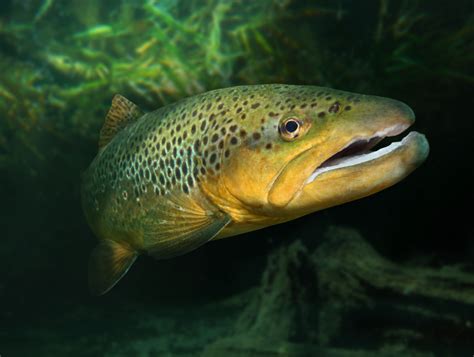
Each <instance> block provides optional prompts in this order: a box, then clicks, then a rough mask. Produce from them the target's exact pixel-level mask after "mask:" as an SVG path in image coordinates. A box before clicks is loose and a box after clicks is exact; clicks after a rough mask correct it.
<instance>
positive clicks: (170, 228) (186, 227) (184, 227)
mask: <svg viewBox="0 0 474 357" xmlns="http://www.w3.org/2000/svg"><path fill="white" fill-rule="evenodd" d="M155 209H156V211H155V212H154V213H153V214H152V216H151V219H150V220H153V223H151V224H150V229H149V230H148V232H147V234H146V236H145V241H146V246H147V249H146V250H147V252H148V253H149V254H150V255H151V256H152V257H154V258H155V259H168V258H172V257H175V256H178V255H182V254H186V253H188V252H190V251H192V250H194V249H196V248H198V247H200V246H201V245H203V244H205V243H207V242H208V241H210V240H212V239H213V238H214V237H215V236H216V235H217V234H219V232H220V231H221V230H222V229H223V228H224V227H225V226H227V225H228V224H229V223H230V221H231V217H230V216H229V215H228V214H227V213H225V212H222V211H221V210H219V209H217V208H216V207H215V206H214V205H213V204H212V203H211V202H209V201H208V200H207V199H206V198H205V197H203V196H202V194H201V193H199V192H194V193H192V194H191V195H189V196H187V195H173V194H171V197H169V198H168V202H167V204H166V206H164V207H163V208H160V207H155ZM156 217H161V219H160V220H159V222H157V220H156Z"/></svg>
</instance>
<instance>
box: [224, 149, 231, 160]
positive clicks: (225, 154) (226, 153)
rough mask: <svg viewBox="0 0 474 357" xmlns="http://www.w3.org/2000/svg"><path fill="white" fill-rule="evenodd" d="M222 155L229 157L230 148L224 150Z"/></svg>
mask: <svg viewBox="0 0 474 357" xmlns="http://www.w3.org/2000/svg"><path fill="white" fill-rule="evenodd" d="M224 156H225V157H226V158H227V157H229V156H230V150H226V151H225V152H224Z"/></svg>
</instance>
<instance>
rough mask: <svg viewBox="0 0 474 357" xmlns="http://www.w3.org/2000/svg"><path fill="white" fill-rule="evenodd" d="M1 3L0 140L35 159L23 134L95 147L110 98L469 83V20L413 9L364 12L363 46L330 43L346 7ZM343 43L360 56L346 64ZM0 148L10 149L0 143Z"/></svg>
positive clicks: (195, 0)
mask: <svg viewBox="0 0 474 357" xmlns="http://www.w3.org/2000/svg"><path fill="white" fill-rule="evenodd" d="M8 4H9V5H8V6H7V5H4V6H5V7H7V8H8V10H9V14H8V16H6V15H5V16H2V17H0V46H1V49H2V50H1V53H0V68H1V70H2V73H4V75H3V76H2V79H1V81H0V111H1V112H2V113H4V114H5V118H6V119H7V120H6V121H5V122H3V123H2V132H5V131H8V130H13V131H14V132H15V133H16V134H15V137H16V139H13V140H18V141H19V142H20V143H21V145H25V149H28V150H29V152H30V154H32V155H34V156H36V157H38V153H37V148H35V145H34V143H32V142H31V141H30V142H28V141H29V140H25V138H24V136H25V135H24V133H25V132H28V133H31V131H35V130H40V129H41V130H44V131H46V132H48V133H50V134H52V135H59V136H61V137H66V140H67V137H68V136H73V137H76V135H79V136H80V137H83V138H84V139H86V140H90V141H91V142H93V141H95V138H96V137H97V132H98V130H97V129H98V127H99V126H100V124H101V122H102V120H103V113H104V112H105V111H106V108H107V106H108V104H109V102H110V99H111V97H112V95H113V94H115V93H122V94H123V95H126V96H127V97H130V98H131V99H132V100H134V101H136V102H138V103H139V104H140V105H142V106H148V107H149V108H150V109H155V108H156V107H159V106H160V105H163V104H166V103H169V102H171V101H174V100H177V99H179V98H182V97H185V96H189V95H191V94H195V93H198V92H202V91H204V90H209V89H213V88H218V87H225V86H229V85H231V84H244V83H263V82H266V83H268V82H299V83H311V84H320V85H330V86H335V87H340V88H347V87H348V86H349V87H355V88H353V89H357V90H359V91H360V90H365V89H368V88H369V83H371V84H372V83H374V82H378V83H380V82H384V80H387V81H390V82H391V83H392V87H393V86H396V85H397V81H399V79H400V78H409V80H410V82H411V84H414V83H416V82H423V81H425V80H429V79H430V78H432V77H442V78H443V80H444V81H446V82H449V81H450V80H453V79H456V80H462V81H465V82H468V83H472V82H473V81H474V78H472V76H470V75H469V74H467V73H468V72H467V71H466V70H467V69H468V67H469V64H470V63H471V62H472V60H473V58H472V57H473V56H474V44H473V38H474V34H473V28H474V26H473V22H474V20H473V18H474V17H473V16H472V15H471V16H467V15H466V16H465V18H464V19H463V21H462V22H460V23H459V24H458V25H457V26H456V27H455V28H452V29H450V31H446V27H445V26H443V24H442V23H439V22H437V20H436V21H435V20H434V18H435V11H436V9H434V10H433V13H430V12H429V11H426V10H423V11H421V10H419V8H420V4H421V2H420V1H396V2H395V1H389V0H381V1H379V2H378V3H377V6H374V7H373V9H370V10H368V9H367V10H366V11H373V12H374V13H373V16H372V17H370V18H371V21H370V22H371V23H369V25H370V28H367V29H366V30H365V31H364V33H363V34H362V35H364V36H366V37H367V38H364V39H361V38H358V39H354V38H353V36H354V35H352V34H350V33H347V34H346V35H347V37H345V38H344V37H340V38H338V37H336V36H335V35H334V33H333V34H331V33H330V32H331V29H332V28H335V27H339V28H340V29H341V30H342V31H344V27H345V26H346V24H347V23H349V22H350V19H351V17H353V16H357V15H358V13H357V12H358V11H360V9H358V8H357V7H354V6H352V5H350V4H349V3H348V2H344V1H341V2H331V1H320V2H314V3H312V2H309V3H301V2H297V1H290V0H262V1H257V2H256V1H245V0H226V1H223V0H208V1H202V0H190V1H174V0H172V1H171V0H170V1H155V0H146V1H138V2H137V1H132V2H127V1H122V2H118V3H115V6H114V7H113V8H112V9H111V8H110V7H109V4H108V2H106V1H101V2H95V1H91V0H88V1H72V2H70V4H71V5H70V6H65V5H64V3H63V2H61V1H57V0H56V1H55V0H42V1H27V2H15V1H9V2H8ZM366 7H367V6H364V8H366ZM436 19H437V18H436ZM56 23H61V25H60V28H61V31H56V30H55V29H56V28H57V27H56ZM310 25H313V26H310ZM451 26H452V25H451ZM323 27H324V28H326V29H325V30H324V31H323V30H322V28H323ZM366 27H368V26H366ZM357 36H359V37H360V36H361V34H360V33H358V34H357ZM344 41H345V42H347V41H349V42H353V43H363V44H364V46H359V48H357V47H356V49H355V50H354V49H351V51H352V53H348V52H346V50H345V49H346V48H348V46H347V44H345V43H344ZM440 54H441V55H440ZM301 68H304V71H302V70H301ZM375 79H376V81H374V80H375ZM381 79H382V80H381ZM384 83H385V82H384ZM398 85H402V84H400V83H398ZM404 85H406V82H404ZM29 135H30V134H29ZM2 136H5V134H3V135H2ZM0 145H1V146H2V147H3V148H5V147H6V146H8V145H6V141H5V139H1V140H0ZM28 150H27V152H28ZM5 160H7V159H6V158H5V156H3V160H2V161H5Z"/></svg>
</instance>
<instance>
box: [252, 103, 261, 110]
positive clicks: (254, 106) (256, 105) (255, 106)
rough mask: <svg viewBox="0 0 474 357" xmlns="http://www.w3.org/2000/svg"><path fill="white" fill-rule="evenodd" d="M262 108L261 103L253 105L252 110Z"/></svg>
mask: <svg viewBox="0 0 474 357" xmlns="http://www.w3.org/2000/svg"><path fill="white" fill-rule="evenodd" d="M259 106H260V103H253V104H252V105H251V106H250V108H252V109H257V108H258V107H259Z"/></svg>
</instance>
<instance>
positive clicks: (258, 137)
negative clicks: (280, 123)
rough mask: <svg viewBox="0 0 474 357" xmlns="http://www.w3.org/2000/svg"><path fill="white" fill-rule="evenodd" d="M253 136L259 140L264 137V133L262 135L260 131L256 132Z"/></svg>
mask: <svg viewBox="0 0 474 357" xmlns="http://www.w3.org/2000/svg"><path fill="white" fill-rule="evenodd" d="M252 137H253V138H254V140H259V139H260V138H261V137H262V135H260V133H257V132H255V133H253V134H252Z"/></svg>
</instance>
